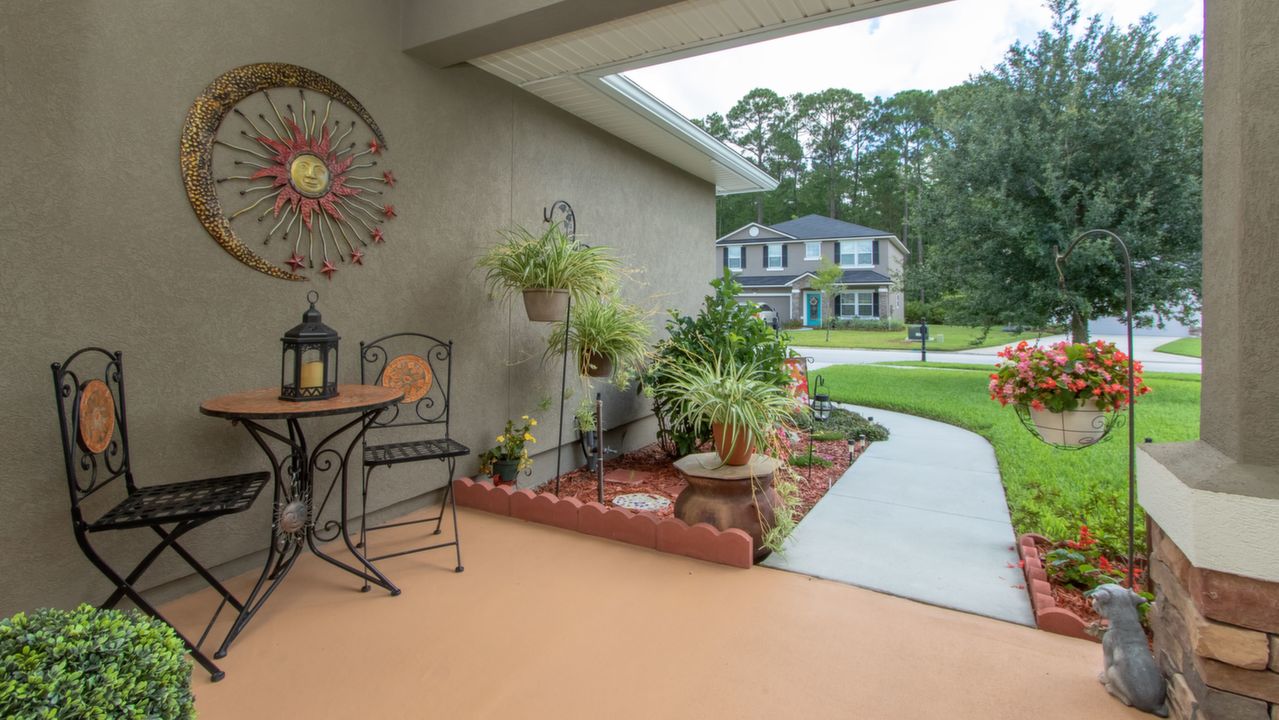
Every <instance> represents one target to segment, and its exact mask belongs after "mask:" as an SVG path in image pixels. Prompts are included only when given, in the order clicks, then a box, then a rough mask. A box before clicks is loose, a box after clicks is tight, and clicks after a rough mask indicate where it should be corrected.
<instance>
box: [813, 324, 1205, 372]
mask: <svg viewBox="0 0 1279 720" xmlns="http://www.w3.org/2000/svg"><path fill="white" fill-rule="evenodd" d="M808 332H813V331H808ZM805 334H806V333H805V332H795V333H792V334H791V341H792V343H793V345H792V348H793V349H794V350H795V352H797V353H799V354H801V355H804V356H806V357H811V358H813V360H814V362H813V363H812V364H811V365H809V366H808V367H809V369H810V370H818V369H821V368H824V367H827V366H830V365H868V364H872V363H882V362H902V361H905V360H918V359H919V347H918V346H915V348H914V349H913V350H856V349H851V348H818V347H805V346H804V335H805ZM1065 339H1067V338H1066V336H1065V335H1047V336H1045V337H1043V338H1041V339H1040V342H1041V343H1043V344H1045V345H1048V344H1052V343H1055V342H1059V341H1061V340H1065ZM1174 339H1175V338H1168V337H1154V336H1149V335H1138V336H1136V337H1134V338H1133V355H1134V356H1135V357H1136V358H1137V360H1139V361H1140V362H1141V364H1142V365H1143V366H1145V368H1146V370H1148V371H1150V372H1180V373H1199V372H1201V371H1202V368H1203V363H1202V362H1201V361H1200V359H1199V358H1194V357H1184V356H1181V355H1171V354H1169V353H1161V352H1155V348H1156V347H1158V346H1160V345H1163V344H1164V343H1166V342H1170V341H1171V340H1174ZM1093 340H1105V341H1107V342H1113V343H1115V344H1116V345H1118V346H1119V349H1121V350H1123V351H1125V352H1127V348H1128V339H1127V338H1126V337H1124V336H1122V335H1094V336H1093ZM1003 349H1004V346H1003V345H999V346H995V347H986V348H973V349H971V350H952V351H937V350H929V351H928V360H929V362H939V363H941V362H946V363H963V364H966V365H983V366H988V365H994V364H995V363H996V362H998V361H999V357H998V356H997V355H996V353H998V352H999V351H1000V350H1003Z"/></svg>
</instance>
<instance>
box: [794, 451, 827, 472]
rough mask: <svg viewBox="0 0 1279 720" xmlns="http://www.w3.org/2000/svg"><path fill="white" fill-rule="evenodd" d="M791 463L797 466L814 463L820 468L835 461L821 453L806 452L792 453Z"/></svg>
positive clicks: (806, 465)
mask: <svg viewBox="0 0 1279 720" xmlns="http://www.w3.org/2000/svg"><path fill="white" fill-rule="evenodd" d="M790 464H791V465H794V466H795V467H808V466H809V465H812V466H814V467H819V468H828V467H830V466H831V465H833V464H834V463H832V462H831V461H830V460H827V459H826V458H824V457H822V456H821V455H816V454H814V455H809V454H808V453H804V454H803V455H792V456H791V458H790Z"/></svg>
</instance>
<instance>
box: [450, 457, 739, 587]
mask: <svg viewBox="0 0 1279 720" xmlns="http://www.w3.org/2000/svg"><path fill="white" fill-rule="evenodd" d="M453 493H454V494H455V495H456V497H457V504H458V505H462V506H463V507H469V508H474V509H476V510H483V511H485V512H490V513H493V514H494V515H506V516H508V517H513V518H517V519H520V520H527V521H529V522H535V523H542V524H543V525H551V526H552V527H557V528H562V529H564V530H575V531H577V532H580V533H584V534H586V535H594V536H596V537H602V538H607V539H609V540H617V541H619V542H624V543H629V544H631V545H638V546H640V547H646V548H651V549H653V550H657V551H658V552H665V553H672V554H674V555H684V556H685V557H691V558H696V559H698V560H705V561H707V562H713V563H719V564H721V565H731V566H733V567H739V568H749V567H751V565H753V564H754V561H753V560H754V555H755V552H754V547H753V543H752V542H751V536H750V535H748V534H746V532H745V531H744V530H738V529H737V528H730V529H728V530H718V529H716V528H715V527H714V526H712V525H708V524H707V523H697V524H696V525H692V526H690V525H689V524H688V523H686V522H684V521H683V520H678V519H676V518H665V519H661V520H659V519H658V518H656V517H654V516H652V515H649V514H647V513H637V512H632V511H630V510H625V509H622V508H609V507H604V506H603V505H601V504H599V503H597V502H589V503H586V504H583V503H582V501H580V500H578V499H577V498H558V497H556V496H554V495H551V494H550V493H534V492H533V491H532V490H516V489H515V488H513V487H511V486H510V485H499V486H496V487H494V485H493V483H492V482H489V481H487V480H482V481H480V482H476V481H474V480H472V479H471V478H458V479H456V480H454V481H453Z"/></svg>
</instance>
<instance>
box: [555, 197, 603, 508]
mask: <svg viewBox="0 0 1279 720" xmlns="http://www.w3.org/2000/svg"><path fill="white" fill-rule="evenodd" d="M557 211H558V212H559V213H560V214H561V215H562V217H561V218H560V220H559V222H560V224H561V225H563V226H564V234H565V235H567V236H568V237H569V239H570V240H572V241H573V242H575V243H576V242H577V216H576V215H574V214H573V207H572V206H571V205H569V204H568V203H567V202H566V201H564V200H556V201H555V202H553V203H551V206H550V207H549V208H543V209H542V221H543V222H546V223H550V222H552V221H553V220H554V218H555V213H556V212H557ZM572 319H573V294H572V293H569V296H568V306H567V308H566V309H565V311H564V353H563V354H564V365H563V367H562V368H561V370H560V417H559V421H558V422H557V423H556V438H555V494H556V496H558V495H559V494H560V474H561V473H562V472H563V470H562V467H563V465H562V463H563V459H564V393H565V392H566V391H567V389H568V333H569V323H570V322H571V321H572ZM601 502H602V500H601Z"/></svg>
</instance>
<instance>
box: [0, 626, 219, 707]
mask: <svg viewBox="0 0 1279 720" xmlns="http://www.w3.org/2000/svg"><path fill="white" fill-rule="evenodd" d="M194 716H195V696H194V695H192V693H191V663H190V662H188V661H187V658H186V646H185V645H184V644H183V643H182V640H181V638H179V637H178V635H177V633H175V632H174V631H173V628H171V627H169V626H168V625H167V624H165V623H164V622H162V621H160V620H157V619H155V618H152V617H150V616H149V615H144V614H142V613H140V612H137V611H130V612H127V613H126V612H122V611H119V610H99V609H97V608H95V607H93V606H91V605H81V606H80V607H78V608H76V609H75V610H72V611H70V612H68V611H65V610H58V609H53V608H45V609H42V610H37V611H35V612H34V613H32V614H31V615H26V614H25V613H18V614H17V615H14V616H13V617H11V618H8V619H6V620H0V717H4V718H102V719H103V720H108V719H110V720H114V719H115V718H164V719H165V720H171V719H175V718H192V717H194Z"/></svg>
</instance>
